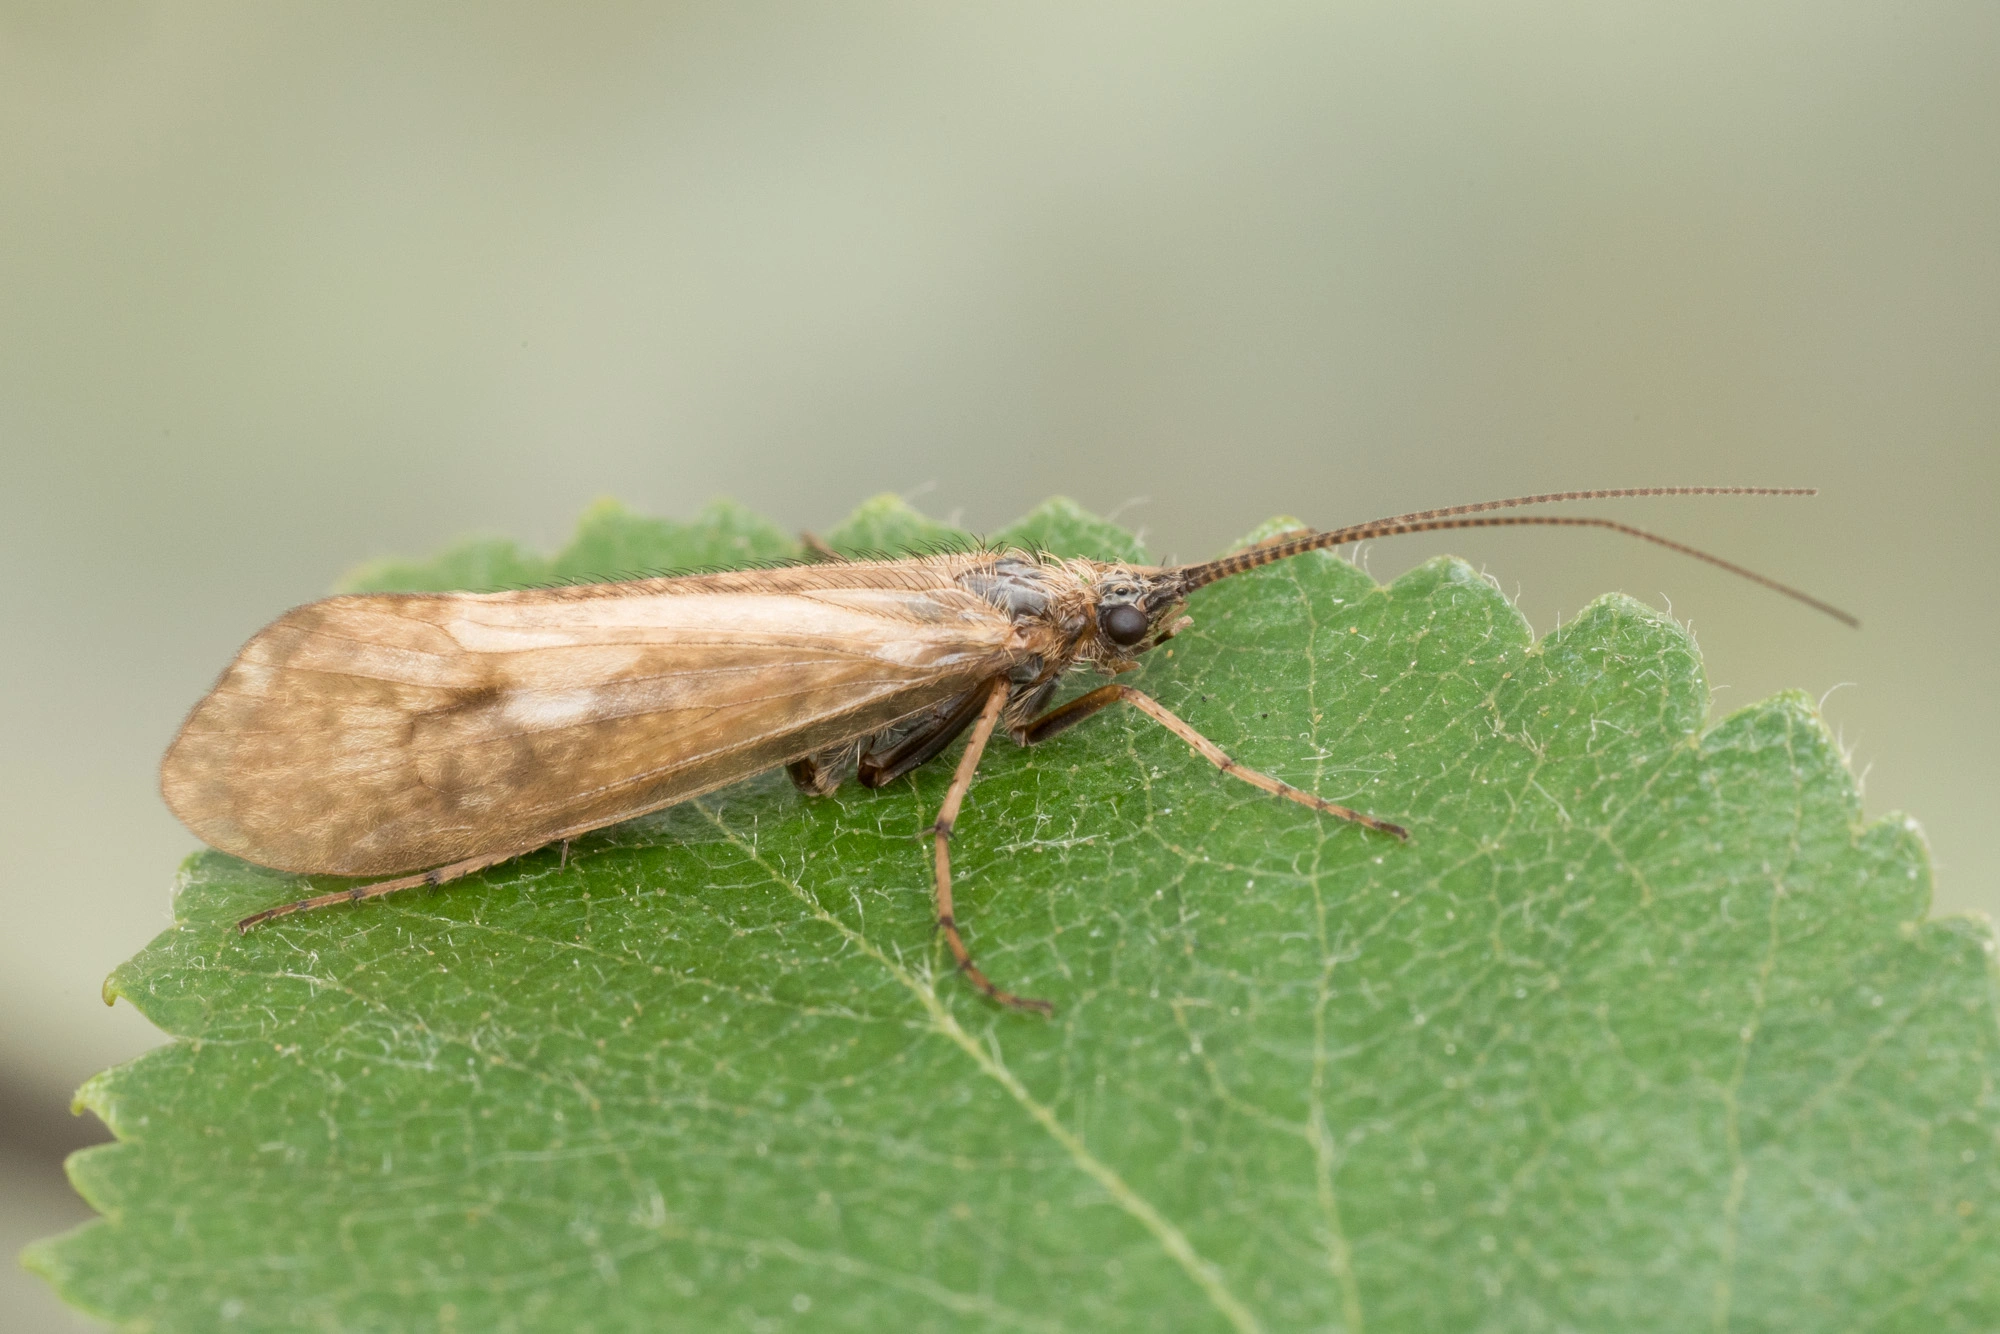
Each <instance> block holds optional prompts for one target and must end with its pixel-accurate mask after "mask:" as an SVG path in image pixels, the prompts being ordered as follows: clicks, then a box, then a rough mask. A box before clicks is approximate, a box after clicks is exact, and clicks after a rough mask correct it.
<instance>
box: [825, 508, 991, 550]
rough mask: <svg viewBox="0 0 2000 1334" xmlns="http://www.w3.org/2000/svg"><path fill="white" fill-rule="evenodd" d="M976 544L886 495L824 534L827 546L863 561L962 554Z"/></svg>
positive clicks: (959, 531)
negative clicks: (912, 554) (912, 553)
mask: <svg viewBox="0 0 2000 1334" xmlns="http://www.w3.org/2000/svg"><path fill="white" fill-rule="evenodd" d="M978 541H979V540H978V539H977V538H975V537H974V536H973V535H972V534H971V533H968V532H966V531H965V530H964V529H963V528H954V527H953V526H952V525H950V524H948V523H939V522H937V521H936V520H935V519H927V518H925V517H924V516H923V515H921V514H919V513H917V511H916V510H914V509H912V508H910V505H909V502H908V501H906V500H904V499H903V498H902V497H901V496H898V495H894V494H891V493H887V492H885V493H883V494H882V495H879V496H874V497H871V498H870V499H868V500H864V501H862V502H861V504H860V506H859V507H858V508H857V509H856V510H855V511H854V513H852V514H850V515H848V516H847V519H846V520H845V521H844V522H843V523H842V524H841V525H840V526H839V527H838V528H836V529H834V530H833V531H832V532H830V533H828V534H827V535H826V544H827V545H828V546H829V547H832V548H833V549H834V550H835V551H837V552H839V553H840V554H841V555H843V556H847V557H850V558H853V557H859V558H862V559H869V558H872V557H876V556H883V555H890V554H894V553H897V552H908V551H939V550H942V551H965V550H970V549H971V548H973V547H975V546H977V545H978Z"/></svg>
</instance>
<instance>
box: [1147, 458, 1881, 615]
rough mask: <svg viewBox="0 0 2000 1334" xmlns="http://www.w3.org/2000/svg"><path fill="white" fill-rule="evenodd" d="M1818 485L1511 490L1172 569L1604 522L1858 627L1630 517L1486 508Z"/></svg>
mask: <svg viewBox="0 0 2000 1334" xmlns="http://www.w3.org/2000/svg"><path fill="white" fill-rule="evenodd" d="M1818 494H1819V492H1818V490H1817V489H1815V488H1813V487H1806V486H1632V487H1621V488H1616V489H1612V490H1601V491H1550V492H1546V493H1544V494H1542V495H1539V496H1514V497H1512V498H1510V499H1507V500H1482V501H1480V502H1478V503H1477V504H1473V505H1452V506H1449V507H1447V508H1445V509H1435V510H1416V511H1413V512H1412V513H1409V514H1398V515H1396V516H1394V517H1393V518H1388V519H1371V520H1369V521H1368V522H1367V523H1357V524H1351V525H1349V526H1348V527H1346V528H1332V529H1328V530H1327V531H1325V532H1313V533H1301V534H1299V535H1298V536H1297V537H1283V538H1278V539H1275V540H1273V541H1270V542H1265V543H1261V544H1260V545H1258V546H1254V547H1251V548H1250V549H1248V550H1247V551H1239V552H1236V553H1235V554H1234V555H1229V556H1223V557H1221V558H1220V559H1218V560H1211V561H1204V562H1202V563H1201V564H1199V565H1182V566H1179V567H1177V568H1176V569H1175V570H1174V571H1173V573H1175V574H1178V575H1179V576H1180V578H1179V580H1178V582H1177V584H1176V593H1177V594H1178V595H1180V596H1185V595H1186V594H1188V593H1191V592H1193V591H1194V590H1195V589H1197V588H1201V587H1203V586H1205V585H1208V584H1212V583H1214V582H1215V581H1216V580H1218V579H1227V578H1229V577H1230V576H1231V575H1237V574H1242V573H1244V572H1245V571H1246V570H1254V569H1257V568H1259V567H1260V566H1264V565H1269V564H1271V563H1272V562H1273V561H1280V560H1285V559H1287V558H1288V557H1291V556H1298V555H1303V554H1304V553H1305V552H1308V551H1323V550H1325V549H1327V548H1329V547H1340V546H1346V545H1347V544H1348V543H1350V542H1365V541H1368V540H1369V539H1370V538H1376V537H1396V536H1399V535H1401V534H1403V533H1432V532H1437V531H1438V530H1440V529H1445V528H1515V527H1530V526H1540V527H1551V528H1608V529H1610V530H1611V531H1612V532H1615V533H1624V534H1625V535H1626V536H1627V537H1636V538H1638V539H1640V540H1641V541H1644V542H1651V543H1653V544H1654V545H1655V546H1662V547H1665V548H1666V549H1667V550H1669V551H1678V552H1680V553H1681V554H1682V555H1683V556H1692V557H1694V558H1695V559H1696V560H1699V561H1705V562H1707V563H1708V564H1710V565H1713V566H1715V567H1716V568H1718V569H1722V570H1727V571H1729V573H1731V574H1733V575H1737V576H1739V577H1741V578H1744V579H1748V580H1749V581H1750V582H1751V583H1753V584H1760V585H1762V586H1763V587H1765V588H1768V589H1770V590H1771V591H1772V592H1774V593H1782V594H1783V595H1784V596H1786V597H1788V598H1791V599H1792V600H1793V601H1795V602H1803V603H1804V604H1805V605H1806V606H1808V607H1811V608H1812V609H1813V610H1814V611H1819V612H1824V613H1825V614H1826V615H1828V616H1831V617H1833V619H1834V620H1836V621H1840V622H1842V623H1843V624H1846V625H1850V626H1854V627H1857V628H1858V627H1859V626H1860V624H1861V622H1860V621H1858V620H1856V619H1855V618H1854V617H1853V616H1851V615H1849V614H1848V613H1847V612H1844V611H1842V610H1841V609H1840V608H1838V607H1836V606H1834V605H1832V604H1831V603H1828V602H1822V601H1820V600H1819V599H1818V598H1816V597H1814V596H1812V595H1811V594H1810V593H1806V592H1804V591H1802V590H1800V589H1797V588H1793V587H1792V586H1791V585H1790V584H1781V583H1779V582H1778V581H1777V580H1776V579H1771V578H1768V577H1766V576H1765V575H1761V574H1758V573H1757V572H1756V571H1755V570H1748V569H1745V568H1744V567H1743V566H1741V565H1737V564H1735V563H1734V562H1732V561H1726V560H1724V559H1722V557H1720V556H1714V555H1710V554H1709V553H1708V552H1706V551H1703V550H1701V549H1699V548H1697V547H1691V546H1688V545H1687V544H1685V543H1682V542H1676V541H1674V540H1673V539H1672V538H1666V537H1661V536H1660V535H1659V534H1657V533H1649V532H1647V531H1646V530H1645V529H1643V528H1634V527H1633V526H1632V525H1631V524H1627V523H1619V522H1618V521H1617V520H1615V519H1599V518H1585V517H1582V516H1572V515H1562V514H1506V515H1496V514H1491V513H1489V511H1492V510H1504V509H1517V508H1519V507H1520V506H1523V505H1549V504H1555V503H1557V502H1561V501H1570V500H1622V499H1625V498H1628V497H1632V496H1814V495H1818Z"/></svg>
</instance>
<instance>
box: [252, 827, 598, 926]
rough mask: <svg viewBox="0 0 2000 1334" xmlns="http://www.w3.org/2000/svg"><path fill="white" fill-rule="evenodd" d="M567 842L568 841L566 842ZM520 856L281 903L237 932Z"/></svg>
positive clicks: (472, 860) (478, 861)
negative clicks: (299, 913)
mask: <svg viewBox="0 0 2000 1334" xmlns="http://www.w3.org/2000/svg"><path fill="white" fill-rule="evenodd" d="M565 841H567V840H565ZM520 855H521V854H520V853H518V852H503V853H500V854H498V855H488V856H484V857H472V858H469V859H467V860H466V861H462V862H453V863H452V864H451V865H449V866H440V867H437V868H436V869H435V870H430V871H419V872H417V874H415V875H405V876H398V877H397V878H396V879H394V880H378V881H376V882H375V883H374V884H372V885H356V886H355V887H354V888H353V889H337V890H335V891H334V892H333V893H331V894H320V895H317V896H315V897H313V898H310V899H300V900H298V901H297V902H296V903H281V904H279V905H278V906H277V907H275V908H266V909H264V911H262V912H253V913H251V914H250V915H249V916H248V917H246V918H244V919H243V920H242V921H240V922H238V923H237V924H236V930H237V931H238V932H239V933H240V932H244V931H248V930H249V929H250V928H251V927H253V926H255V925H257V923H259V922H268V921H270V920H271V919H272V918H273V917H289V916H291V915H292V914H293V913H295V912H310V911H311V910H312V909H314V908H331V907H332V906H333V905H334V904H336V903H359V902H361V901H362V900H363V899H377V898H380V897H382V895H384V894H393V893H395V892H396V891H397V890H399V889H415V888H416V887H417V886H419V885H430V886H437V885H442V884H447V883H449V882H451V881H453V880H457V879H459V878H460V877H461V876H468V875H471V874H472V873H473V872H475V871H483V870H485V869H486V868H487V867H489V866H498V865H499V864H500V863H501V862H505V861H512V860H513V859H514V858H516V857H518V856H520Z"/></svg>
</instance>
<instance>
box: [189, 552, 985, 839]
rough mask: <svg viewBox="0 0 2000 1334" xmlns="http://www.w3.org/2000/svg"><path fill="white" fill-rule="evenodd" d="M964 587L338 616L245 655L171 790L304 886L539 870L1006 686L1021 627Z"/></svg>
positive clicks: (936, 583) (550, 595)
mask: <svg viewBox="0 0 2000 1334" xmlns="http://www.w3.org/2000/svg"><path fill="white" fill-rule="evenodd" d="M965 559H966V558H963V557H960V558H953V560H952V561H951V562H949V566H952V567H955V566H956V565H957V564H959V563H960V562H962V561H964V560H965ZM913 566H916V567H919V568H918V569H913ZM925 566H929V567H932V568H923V567H925ZM871 570H872V571H873V572H874V573H871ZM951 572H952V570H951V568H949V567H948V566H947V563H946V562H942V561H940V562H929V563H923V562H897V563H883V564H879V565H875V566H866V565H858V564H857V565H849V566H839V567H828V570H827V576H828V577H826V578H824V579H822V580H821V581H819V582H818V584H817V585H815V582H814V581H812V580H810V579H808V578H805V577H803V576H805V575H808V574H810V573H813V572H812V571H799V570H790V571H782V572H773V576H774V577H771V578H769V579H767V580H766V581H765V582H763V583H761V584H760V583H759V581H758V576H757V575H756V574H755V573H754V572H753V573H752V574H749V575H739V576H708V577H702V578H696V579H688V580H649V581H646V582H643V583H636V584H627V585H600V586H595V587H590V588H562V589H545V590H532V591H528V592H518V593H493V594H463V593H461V594H437V595H430V594H362V595H356V596H349V597H336V598H328V599H326V600H325V601H322V602H315V603H311V604H309V605H307V606H304V607H299V608H297V609H295V610H293V611H291V612H288V613H286V614H285V615H284V616H282V617H280V618H279V619H278V620H277V621H275V622H273V623H272V624H271V625H270V626H268V627H266V628H265V629H264V630H263V631H261V632H260V633H259V634H258V635H257V636H256V637H255V638H254V639H252V640H251V641H250V642H249V643H248V644H247V645H245V646H244V648H243V651H242V652H241V653H240V654H238V655H237V658H236V661H235V662H234V663H233V664H232V665H231V666H230V668H229V670H228V671H227V672H225V673H224V674H223V676H222V679H221V680H220V681H219V682H217V684H216V687H215V689H214V691H212V692H211V693H210V694H209V695H208V697H207V698H206V699H204V700H202V702H201V703H200V704H198V705H197V706H196V707H195V709H194V711H193V713H191V714H190V715H189V716H188V720H187V722H186V723H185V724H183V726H182V728H181V732H180V735H179V736H178V737H177V738H176V739H175V741H174V744H173V746H172V747H171V748H170V749H169V750H168V751H167V756H166V759H165V761H164V762H163V763H162V765H161V770H160V779H161V790H162V791H163V792H164V793H165V795H166V799H167V804H168V805H169V806H171V807H172V808H173V811H174V813H175V814H176V815H178V816H179V817H180V818H181V820H182V822H183V823H185V824H186V825H187V826H188V828H189V829H191V830H193V831H194V832H195V833H196V834H197V835H199V836H200V837H201V838H202V839H203V840H204V841H206V842H208V843H210V844H212V845H213V846H215V847H218V848H221V849H223V850H224V851H226V852H230V853H234V854H235V855H237V856H239V857H243V858H246V859H247V860H250V861H254V862H258V863H261V864H263V865H266V866H273V867H278V868H280V869H283V870H288V871H307V872H323V873H328V874H337V875H388V874H393V873H396V872H402V871H411V870H417V869H421V868H425V867H431V866H437V865H442V864H444V863H446V862H452V861H458V860H463V859H465V858H469V857H475V856H481V855H486V854H495V853H512V852H525V851H527V850H529V849H531V848H536V847H540V846H542V845H543V844H545V843H548V842H550V841H552V840H554V839H558V838H563V837H567V836H569V835H572V834H576V833H581V832H583V831H584V830H587V829H595V828H598V827H600V826H602V825H606V824H611V823H613V822H615V821H618V820H623V819H627V818H629V817H631V816H634V815H638V814H641V813H643V812H645V811H650V810H656V809H658V808H659V807H662V806H666V805H670V804H672V803H673V802H677V801H684V800H686V799H688V798H689V797H694V796H699V795H700V794H702V793H704V792H708V791H711V790H713V789H715V788H718V787H722V786H724V785H726V784H729V783H733V782H736V781H738V780H739V779H743V778H747V777H749V776H750V775H752V774H755V773H759V772H761V771H763V770H765V769H769V768H772V767H774V766H776V765H780V764H784V763H787V762H789V761H791V760H794V759H797V758H799V757H800V756H803V755H806V754H809V753H811V752H814V751H818V750H821V749H824V748H825V747H827V746H830V745H835V744H838V743H840V742H842V741H845V740H848V739H850V738H853V737H857V736H860V735H863V734H865V733H869V732H873V731H876V730H878V729H880V728H882V727H885V726H888V725H890V724H892V723H894V722H896V721H897V720H899V719H901V718H905V717H908V716H910V715H911V714H914V713H917V712H919V711H921V710H924V709H928V708H930V707H931V706H933V705H935V704H936V703H937V702H938V701H940V700H942V699H946V698H948V697H950V696H952V695H954V694H956V693H959V692H961V691H964V690H966V689H967V688H968V687H969V686H970V685H973V684H977V683H978V682H979V681H982V680H988V679H991V678H992V677H993V676H994V675H996V674H998V673H1000V672H1004V671H1006V670H1007V669H1008V668H1009V667H1010V666H1012V665H1013V664H1014V663H1015V662H1016V661H1017V660H1018V659H1019V658H1020V657H1021V656H1023V652H1024V651H1023V650H1022V648H1021V647H1020V645H1019V639H1018V636H1017V635H1016V633H1015V630H1014V627H1013V625H1012V623H1011V622H1010V621H1009V619H1008V618H1007V617H1006V615H1005V614H1003V613H1001V612H1000V611H997V610H995V609H994V608H993V607H991V606H989V605H988V604H987V603H985V602H983V601H981V600H980V599H978V598H975V597H973V596H971V595H969V594H966V593H964V592H962V591H960V590H959V589H958V588H957V587H955V586H954V585H953V584H952V583H951V582H950V574H951ZM778 576H781V577H778Z"/></svg>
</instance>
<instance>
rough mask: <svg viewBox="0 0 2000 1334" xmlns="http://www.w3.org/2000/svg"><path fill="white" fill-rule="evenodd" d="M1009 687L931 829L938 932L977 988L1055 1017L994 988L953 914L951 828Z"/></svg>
mask: <svg viewBox="0 0 2000 1334" xmlns="http://www.w3.org/2000/svg"><path fill="white" fill-rule="evenodd" d="M1007 688H1008V687H1007V679H1006V678H1005V677H1001V678H1000V679H998V680H996V681H994V683H993V684H992V686H991V687H989V688H988V690H987V692H986V707H985V708H983V709H981V710H980V711H979V720H978V721H977V722H975V723H974V724H973V725H972V740H970V741H968V742H966V744H965V753H964V754H963V755H961V756H960V757H959V760H958V772H957V773H955V774H953V775H952V778H951V788H950V790H949V791H947V792H946V793H945V795H944V806H943V807H942V808H941V809H940V810H939V811H938V818H937V823H936V824H933V825H932V826H931V828H930V833H931V836H932V837H933V838H934V839H935V840H936V841H937V924H938V930H939V931H942V932H943V933H944V940H945V944H947V945H949V946H951V957H952V958H953V959H954V960H955V961H956V962H957V964H958V971H959V972H961V973H964V974H965V976H966V978H967V979H968V980H969V981H970V982H971V983H972V985H973V986H975V987H978V988H979V989H980V990H981V991H983V992H985V993H986V994H987V995H988V996H989V997H991V998H992V999H993V1000H996V1001H998V1002H999V1003H1000V1004H1002V1005H1005V1006H1006V1007H1008V1008H1009V1009H1012V1010H1033V1011H1034V1012H1036V1013H1037V1014H1054V1013H1055V1012H1056V1011H1055V1006H1053V1005H1051V1004H1049V1003H1048V1002H1047V1001H1045V1000H1032V999H1030V998H1028V997H1026V996H1016V995H1015V994H1014V993H1013V992H1011V991H1002V990H1001V989H1000V988H999V987H997V986H994V985H993V983H992V982H991V981H989V980H988V979H987V977H986V974H984V973H982V972H980V971H979V969H978V967H977V966H976V965H975V964H974V963H973V962H972V952H971V951H970V950H968V949H966V948H965V941H964V940H962V939H961V938H960V937H959V934H958V923H957V921H956V920H954V919H953V917H952V915H951V827H952V824H953V822H954V821H956V820H957V819H958V808H959V807H960V806H962V805H964V804H965V794H966V791H967V790H968V789H970V788H971V786H972V775H973V772H974V771H975V770H977V769H978V768H979V757H980V756H981V755H982V754H983V753H985V750H986V740H987V738H988V737H990V736H992V735H993V724H994V723H996V722H998V721H999V719H1000V710H1001V707H1002V706H1004V705H1005V704H1006V703H1007Z"/></svg>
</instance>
